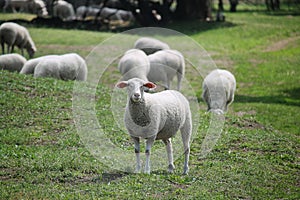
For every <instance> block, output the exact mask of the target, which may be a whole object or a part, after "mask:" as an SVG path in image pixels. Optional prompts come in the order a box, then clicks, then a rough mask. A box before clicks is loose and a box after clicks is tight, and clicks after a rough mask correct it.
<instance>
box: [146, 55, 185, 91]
mask: <svg viewBox="0 0 300 200" xmlns="http://www.w3.org/2000/svg"><path fill="white" fill-rule="evenodd" d="M148 59H149V62H150V72H149V73H148V76H147V77H148V80H149V81H151V82H158V81H162V83H163V86H164V88H165V89H170V84H171V81H172V79H173V77H174V76H175V75H177V90H178V91H179V90H180V89H181V81H182V78H183V77H184V73H185V61H184V57H183V55H182V54H181V53H180V52H179V51H176V50H161V51H157V52H156V53H154V54H150V55H148Z"/></svg>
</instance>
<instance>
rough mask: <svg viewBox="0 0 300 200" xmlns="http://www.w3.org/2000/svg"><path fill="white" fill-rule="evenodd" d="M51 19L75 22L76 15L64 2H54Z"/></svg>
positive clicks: (59, 0)
mask: <svg viewBox="0 0 300 200" xmlns="http://www.w3.org/2000/svg"><path fill="white" fill-rule="evenodd" d="M53 17H58V18H60V19H61V20H63V21H72V20H75V19H76V15H75V10H74V7H73V5H72V4H70V3H68V2H66V1H64V0H58V1H55V3H54V5H53Z"/></svg>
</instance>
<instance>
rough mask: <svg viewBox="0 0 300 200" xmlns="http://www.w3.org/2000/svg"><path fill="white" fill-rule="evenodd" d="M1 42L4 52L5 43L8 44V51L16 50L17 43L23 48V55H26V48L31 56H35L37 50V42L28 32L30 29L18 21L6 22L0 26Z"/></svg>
mask: <svg viewBox="0 0 300 200" xmlns="http://www.w3.org/2000/svg"><path fill="white" fill-rule="evenodd" d="M0 42H1V47H2V54H4V53H5V51H4V44H5V43H6V44H7V53H12V52H13V51H14V46H15V45H16V46H17V47H19V48H20V49H21V52H22V55H23V56H24V50H23V49H24V48H25V49H26V50H27V52H28V55H29V57H30V58H32V57H33V55H34V53H35V52H36V47H35V44H34V42H33V40H32V38H31V36H30V34H29V32H28V30H27V29H26V28H25V27H23V26H21V25H19V24H16V23H13V22H5V23H3V24H1V26H0Z"/></svg>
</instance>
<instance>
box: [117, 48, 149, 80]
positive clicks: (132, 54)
mask: <svg viewBox="0 0 300 200" xmlns="http://www.w3.org/2000/svg"><path fill="white" fill-rule="evenodd" d="M118 69H119V71H120V72H121V74H122V75H123V78H122V80H125V81H126V80H129V79H131V78H140V79H142V80H145V81H148V79H147V75H148V73H149V71H150V63H149V60H148V57H147V55H146V54H145V53H144V52H143V51H141V50H139V49H130V50H128V51H126V52H125V54H124V55H123V57H122V58H121V59H120V61H119V64H118Z"/></svg>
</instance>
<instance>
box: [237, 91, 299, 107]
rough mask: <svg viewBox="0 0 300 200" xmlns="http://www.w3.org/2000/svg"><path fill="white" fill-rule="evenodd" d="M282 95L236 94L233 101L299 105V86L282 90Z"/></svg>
mask: <svg viewBox="0 0 300 200" xmlns="http://www.w3.org/2000/svg"><path fill="white" fill-rule="evenodd" d="M282 92H283V93H284V95H278V96H257V97H256V96H246V95H239V94H236V95H235V97H234V101H235V102H239V103H267V104H284V105H287V106H299V107H300V88H294V89H291V90H284V91H282Z"/></svg>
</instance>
